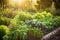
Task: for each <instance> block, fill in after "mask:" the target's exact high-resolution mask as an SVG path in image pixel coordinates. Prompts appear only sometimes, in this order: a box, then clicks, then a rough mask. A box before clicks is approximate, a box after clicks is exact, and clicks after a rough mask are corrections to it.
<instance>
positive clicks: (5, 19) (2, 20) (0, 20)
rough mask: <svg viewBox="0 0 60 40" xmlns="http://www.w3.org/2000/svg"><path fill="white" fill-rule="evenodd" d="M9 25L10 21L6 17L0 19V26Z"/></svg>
mask: <svg viewBox="0 0 60 40" xmlns="http://www.w3.org/2000/svg"><path fill="white" fill-rule="evenodd" d="M9 24H10V19H9V18H7V17H3V16H1V17H0V25H9Z"/></svg>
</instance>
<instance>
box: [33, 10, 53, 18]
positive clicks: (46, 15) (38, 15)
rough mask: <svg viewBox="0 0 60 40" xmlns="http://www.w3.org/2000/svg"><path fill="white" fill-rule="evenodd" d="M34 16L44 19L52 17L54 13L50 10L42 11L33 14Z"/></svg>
mask: <svg viewBox="0 0 60 40" xmlns="http://www.w3.org/2000/svg"><path fill="white" fill-rule="evenodd" d="M33 17H34V18H36V19H44V18H46V17H47V18H51V17H53V15H52V14H51V13H49V12H46V11H44V12H41V13H36V14H35V15H33Z"/></svg>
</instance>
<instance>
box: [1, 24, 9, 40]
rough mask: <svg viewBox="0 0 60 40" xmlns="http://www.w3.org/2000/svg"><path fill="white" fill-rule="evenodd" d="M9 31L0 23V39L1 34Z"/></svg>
mask: <svg viewBox="0 0 60 40" xmlns="http://www.w3.org/2000/svg"><path fill="white" fill-rule="evenodd" d="M8 32H9V29H8V28H7V26H5V25H0V40H3V36H4V35H6V34H7V33H8Z"/></svg>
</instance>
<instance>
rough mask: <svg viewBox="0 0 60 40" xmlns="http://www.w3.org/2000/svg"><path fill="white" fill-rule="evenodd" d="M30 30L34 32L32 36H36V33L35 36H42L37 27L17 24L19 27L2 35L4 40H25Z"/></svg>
mask: <svg viewBox="0 0 60 40" xmlns="http://www.w3.org/2000/svg"><path fill="white" fill-rule="evenodd" d="M31 30H32V31H33V32H34V34H33V36H34V37H36V35H37V37H42V35H43V32H42V31H39V29H38V28H31V26H27V25H23V26H19V28H16V30H14V31H10V33H9V34H7V35H5V36H4V40H18V39H19V40H25V39H27V38H28V34H30V32H31ZM28 32H29V33H28Z"/></svg>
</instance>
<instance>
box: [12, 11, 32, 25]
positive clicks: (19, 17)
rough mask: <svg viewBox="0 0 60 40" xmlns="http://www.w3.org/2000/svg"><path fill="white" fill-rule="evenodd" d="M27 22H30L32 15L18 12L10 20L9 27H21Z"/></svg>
mask: <svg viewBox="0 0 60 40" xmlns="http://www.w3.org/2000/svg"><path fill="white" fill-rule="evenodd" d="M27 20H32V15H31V14H29V13H27V12H20V13H18V14H17V15H16V16H15V17H14V19H12V20H11V25H17V24H18V25H21V24H24V22H25V21H27Z"/></svg>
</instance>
